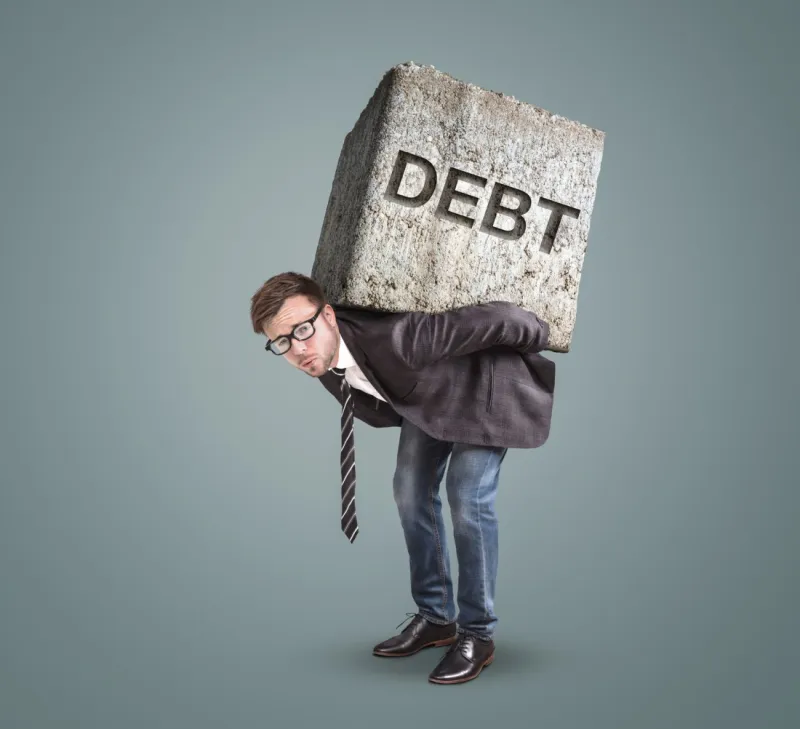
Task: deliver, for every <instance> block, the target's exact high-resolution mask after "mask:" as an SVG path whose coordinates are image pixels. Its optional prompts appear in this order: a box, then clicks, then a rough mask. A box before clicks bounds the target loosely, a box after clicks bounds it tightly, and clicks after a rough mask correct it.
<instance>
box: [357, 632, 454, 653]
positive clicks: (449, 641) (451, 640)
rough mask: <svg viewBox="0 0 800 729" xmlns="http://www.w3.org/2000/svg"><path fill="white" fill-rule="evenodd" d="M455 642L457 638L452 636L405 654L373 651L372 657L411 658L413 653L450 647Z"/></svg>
mask: <svg viewBox="0 0 800 729" xmlns="http://www.w3.org/2000/svg"><path fill="white" fill-rule="evenodd" d="M456 640H458V636H457V635H454V636H453V637H452V638H443V639H442V640H434V641H432V642H430V643H425V645H421V646H420V647H419V648H416V649H415V650H413V651H408V652H407V653H381V652H380V651H377V650H373V651H372V655H373V656H380V657H381V658H405V657H406V656H413V655H414V654H415V653H419V652H420V651H421V650H424V649H425V648H438V647H439V646H443V645H452V644H453V643H455V642H456Z"/></svg>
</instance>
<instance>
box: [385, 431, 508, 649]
mask: <svg viewBox="0 0 800 729" xmlns="http://www.w3.org/2000/svg"><path fill="white" fill-rule="evenodd" d="M507 450H508V449H507V448H502V447H493V446H478V445H469V444H466V443H450V442H447V441H441V440H437V439H436V438H432V437H431V436H429V435H428V434H427V433H425V432H424V431H422V430H420V429H419V428H418V427H417V426H415V425H414V424H413V423H411V422H410V421H408V420H406V419H405V418H404V419H403V422H402V424H401V429H400V442H399V445H398V450H397V468H396V470H395V474H394V482H393V483H394V499H395V503H396V504H397V509H398V512H399V514H400V523H401V524H402V527H403V532H404V534H405V539H406V546H407V547H408V557H409V564H410V567H411V595H412V598H413V599H414V602H415V603H416V605H417V608H418V612H419V613H420V614H422V615H423V616H424V617H425V618H427V619H428V620H430V621H431V622H433V623H452V622H453V621H455V620H456V605H455V600H454V595H453V583H452V579H451V575H450V556H449V551H448V548H447V541H446V538H445V531H444V521H443V520H442V501H441V499H440V498H439V484H440V483H441V480H442V477H443V475H444V471H445V466H446V465H447V459H448V456H450V465H449V467H448V468H447V479H446V487H447V501H448V504H449V505H450V515H451V518H452V522H453V537H454V541H455V547H456V557H457V559H458V616H457V617H458V621H457V622H458V626H457V629H458V632H459V633H467V634H470V635H474V636H476V637H477V638H480V639H482V640H488V639H489V638H491V637H492V636H493V633H494V629H495V625H496V624H497V616H496V615H495V612H494V595H495V583H496V578H497V516H496V515H495V510H494V501H495V496H496V494H497V483H498V479H499V476H500V464H501V463H502V462H503V459H504V458H505V455H506V452H507Z"/></svg>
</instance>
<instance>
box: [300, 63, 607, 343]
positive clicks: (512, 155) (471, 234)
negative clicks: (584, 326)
mask: <svg viewBox="0 0 800 729" xmlns="http://www.w3.org/2000/svg"><path fill="white" fill-rule="evenodd" d="M604 138H605V134H604V133H603V132H601V131H599V130H597V129H593V128H591V127H588V126H586V125H584V124H580V123H578V122H576V121H571V120H569V119H565V118H564V117H562V116H558V115H556V114H552V113H550V112H549V111H545V110H544V109H540V108H538V107H536V106H533V105H531V104H527V103H523V102H521V101H518V100H517V99H515V98H514V97H513V96H507V95H505V94H503V93H497V92H494V91H488V90H485V89H482V88H479V87H477V86H475V85H473V84H469V83H464V82H461V81H458V80H456V79H454V78H453V77H451V76H449V75H448V74H446V73H443V72H441V71H438V70H437V69H435V68H433V67H432V66H420V65H417V64H415V63H403V64H400V65H397V66H395V67H393V68H391V69H390V70H389V71H387V72H386V74H385V75H384V76H383V79H382V80H381V82H380V84H379V85H378V87H377V89H376V90H375V92H374V94H373V95H372V98H371V99H370V100H369V103H368V104H367V106H366V107H365V108H364V110H363V111H362V112H361V115H360V117H359V119H358V121H357V122H356V124H355V126H354V127H353V129H352V130H351V131H350V132H349V133H348V134H347V136H346V137H345V140H344V144H343V146H342V150H341V153H340V155H339V162H338V165H337V168H336V173H335V177H334V180H333V185H332V189H331V194H330V198H329V200H328V205H327V209H326V212H325V219H324V222H323V225H322V231H321V234H320V238H319V242H318V246H317V252H316V256H315V259H314V264H313V267H312V270H311V274H310V275H311V276H312V277H313V278H314V279H315V280H317V281H318V282H319V283H320V284H321V285H322V286H323V288H324V290H325V292H326V294H327V295H328V297H329V298H330V300H331V301H332V302H334V303H337V304H343V305H348V306H362V307H369V308H373V309H378V310H382V311H427V312H431V313H435V312H441V311H446V310H449V309H453V308H456V307H459V306H465V305H469V304H478V303H483V302H486V301H510V302H512V303H514V304H517V305H518V306H521V307H522V308H524V309H527V310H529V311H533V312H534V313H536V314H537V315H538V316H539V317H541V318H542V319H544V320H545V321H547V322H548V323H549V324H550V343H549V345H548V347H547V349H550V350H552V351H559V352H567V351H569V345H570V342H571V339H572V330H573V327H574V324H575V318H576V313H577V302H578V287H579V284H580V279H581V272H582V268H583V260H584V256H585V253H586V249H587V246H588V238H589V223H590V221H591V216H592V209H593V207H594V200H595V193H596V189H597V178H598V175H599V173H600V162H601V159H602V153H603V141H604Z"/></svg>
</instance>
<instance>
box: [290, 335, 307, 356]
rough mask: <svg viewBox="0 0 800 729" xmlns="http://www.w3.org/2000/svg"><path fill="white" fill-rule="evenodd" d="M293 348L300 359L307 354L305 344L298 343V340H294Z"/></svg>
mask: <svg viewBox="0 0 800 729" xmlns="http://www.w3.org/2000/svg"><path fill="white" fill-rule="evenodd" d="M292 347H293V348H294V351H295V354H297V356H298V357H300V356H302V355H304V354H305V353H306V345H305V343H304V342H298V341H297V340H296V339H292Z"/></svg>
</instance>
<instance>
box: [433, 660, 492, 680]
mask: <svg viewBox="0 0 800 729" xmlns="http://www.w3.org/2000/svg"><path fill="white" fill-rule="evenodd" d="M493 660H494V653H492V655H490V656H489V657H488V658H487V659H486V660H485V661H484V662H483V665H482V666H481V667H480V668H479V669H478V672H477V673H476V674H475V675H474V676H467V677H466V678H431V677H430V676H428V681H430V682H431V683H444V684H450V683H466V682H467V681H472V680H474V679H476V678H478V676H480V675H481V671H482V670H483V669H484V668H486V666H489V665H491V663H492V661H493Z"/></svg>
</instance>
